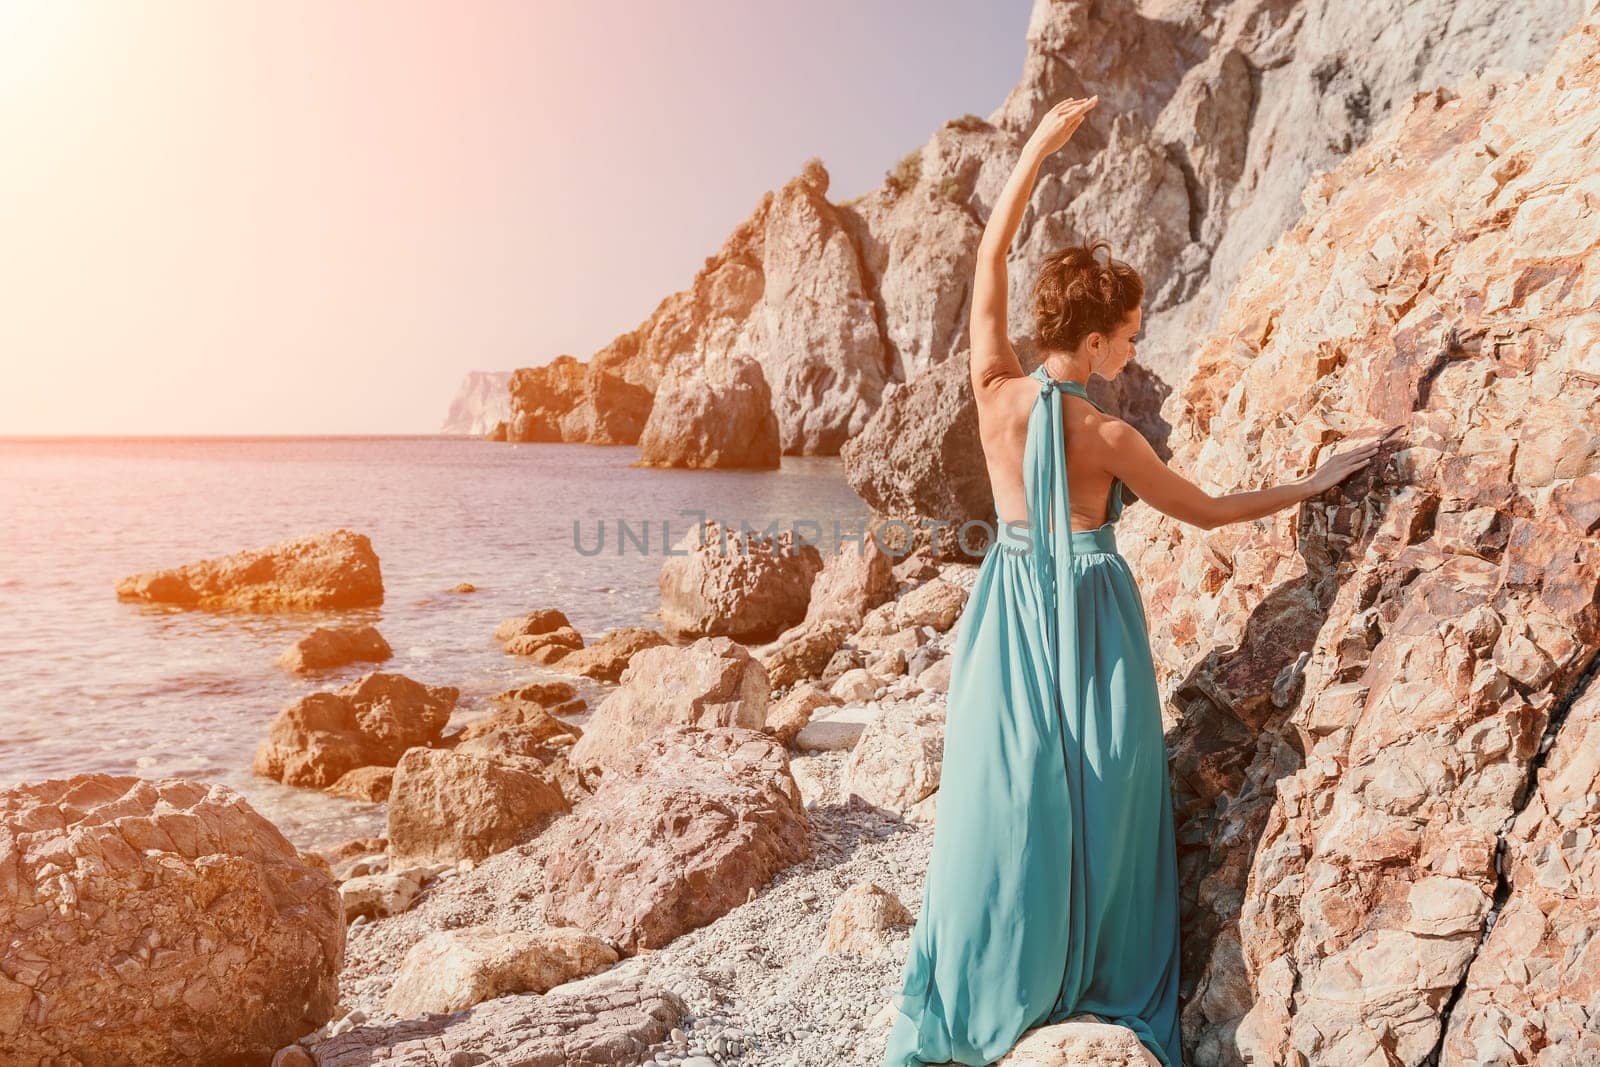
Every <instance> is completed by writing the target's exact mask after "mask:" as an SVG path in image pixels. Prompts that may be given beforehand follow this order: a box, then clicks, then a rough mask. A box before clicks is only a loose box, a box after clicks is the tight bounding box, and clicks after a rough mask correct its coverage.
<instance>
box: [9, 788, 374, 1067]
mask: <svg viewBox="0 0 1600 1067" xmlns="http://www.w3.org/2000/svg"><path fill="white" fill-rule="evenodd" d="M0 931H4V937H5V946H4V949H3V953H0V956H3V959H4V961H5V963H4V966H3V968H0V1049H4V1052H5V1054H4V1056H3V1057H0V1058H3V1059H4V1061H5V1062H6V1063H16V1064H31V1063H45V1062H51V1063H56V1062H62V1063H64V1062H68V1061H70V1062H75V1063H107V1064H110V1063H118V1064H121V1063H129V1064H131V1063H170V1064H192V1065H195V1067H199V1065H202V1064H213V1063H226V1062H260V1063H265V1062H267V1060H268V1059H270V1058H271V1056H272V1054H273V1052H274V1050H276V1049H278V1048H281V1047H282V1046H284V1045H286V1044H288V1043H289V1042H292V1041H294V1040H296V1039H297V1038H298V1037H300V1035H302V1034H305V1033H308V1032H310V1031H312V1030H315V1029H316V1028H317V1027H319V1026H321V1025H322V1024H323V1023H324V1022H326V1021H327V1020H328V1018H329V1017H330V1016H331V1015H332V1014H333V1011H334V1006H335V1004H336V1003H337V1001H338V994H339V971H340V968H341V967H342V966H343V964H344V946H345V940H344V937H345V926H344V915H343V911H342V908H341V906H340V902H339V892H338V889H337V887H336V886H335V885H334V882H333V879H332V878H331V877H330V876H329V874H328V873H327V871H326V867H325V865H319V864H318V863H312V862H309V861H308V858H307V857H305V856H302V855H301V854H300V853H298V852H297V851H296V850H295V847H294V846H293V845H292V844H290V843H289V841H288V840H287V839H285V838H284V836H283V834H281V833H279V832H278V829H277V828H276V827H275V826H273V825H272V824H271V823H270V822H268V821H267V820H266V819H264V818H262V817H261V816H260V815H259V814H258V813H257V812H256V811H255V809H254V808H252V807H251V806H250V804H249V803H248V802H247V801H246V800H245V799H244V798H243V797H242V796H240V795H239V794H238V793H237V792H235V791H234V790H232V789H229V788H228V787H226V786H222V785H205V784H202V783H200V782H194V781H188V780H185V779H182V778H162V779H158V780H150V779H142V778H135V777H131V776H114V775H107V774H84V775H77V776H75V777H73V778H55V779H50V780H48V781H44V782H36V783H29V784H24V785H21V786H17V787H16V788H13V789H10V790H8V791H6V792H4V793H0Z"/></svg>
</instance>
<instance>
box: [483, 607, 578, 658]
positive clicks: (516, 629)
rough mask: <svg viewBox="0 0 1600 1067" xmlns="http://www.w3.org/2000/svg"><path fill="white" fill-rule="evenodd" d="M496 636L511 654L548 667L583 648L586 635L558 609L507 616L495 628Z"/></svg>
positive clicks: (545, 609)
mask: <svg viewBox="0 0 1600 1067" xmlns="http://www.w3.org/2000/svg"><path fill="white" fill-rule="evenodd" d="M494 636H495V640H497V641H499V642H500V643H501V645H502V646H504V648H505V650H506V651H507V652H508V653H510V654H511V655H513V656H527V657H529V658H530V659H532V660H533V661H534V662H535V663H540V664H544V665H546V666H548V665H549V664H552V663H555V662H557V661H558V660H560V659H562V658H563V657H565V656H566V655H567V654H569V653H570V652H572V651H574V650H575V649H580V648H582V647H583V635H582V634H580V633H578V631H577V630H575V629H573V627H572V624H571V623H570V622H568V621H567V617H566V615H565V614H563V613H562V612H560V611H558V610H556V609H555V608H541V609H539V610H538V611H534V612H530V613H529V614H527V615H518V616H516V617H515V618H510V619H505V620H503V621H502V622H501V623H500V625H499V626H497V627H495V631H494Z"/></svg>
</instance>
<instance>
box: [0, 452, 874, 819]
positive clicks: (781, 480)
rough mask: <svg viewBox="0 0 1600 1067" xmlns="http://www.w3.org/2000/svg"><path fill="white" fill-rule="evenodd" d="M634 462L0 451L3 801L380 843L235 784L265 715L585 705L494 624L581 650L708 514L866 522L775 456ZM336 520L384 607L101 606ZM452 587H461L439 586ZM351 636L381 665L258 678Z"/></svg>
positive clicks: (849, 524) (550, 456) (822, 544)
mask: <svg viewBox="0 0 1600 1067" xmlns="http://www.w3.org/2000/svg"><path fill="white" fill-rule="evenodd" d="M638 458H639V453H638V449H637V448H636V447H634V446H595V445H583V444H504V443H495V442H488V441H483V440H480V439H478V438H475V437H456V436H443V435H417V436H329V437H71V438H69V437H51V438H21V437H12V438H0V790H5V789H10V788H12V787H13V786H16V785H17V784H19V783H23V782H37V781H41V780H44V779H49V778H58V777H67V776H71V775H75V774H81V773H88V772H105V773H109V774H131V775H138V776H141V777H146V778H160V777H164V776H168V775H179V776H183V777H187V778H195V779H200V780H204V781H207V782H220V783H222V784H224V785H227V786H229V787H230V788H232V789H235V790H238V791H239V792H240V793H242V794H243V795H244V796H245V798H246V799H247V800H248V801H249V802H250V803H251V805H252V806H254V807H255V808H256V809H257V810H258V811H260V812H261V813H262V814H263V815H264V816H266V817H267V818H268V819H270V820H271V821H272V822H273V823H274V824H276V825H277V826H278V828H279V829H280V830H281V831H283V833H284V834H285V835H286V836H287V837H288V838H289V840H290V841H292V842H294V844H295V845H296V846H297V847H299V848H302V849H320V848H328V847H331V846H332V845H335V844H338V843H340V842H342V841H345V840H348V839H350V838H352V837H357V836H368V835H377V834H382V833H383V832H384V822H385V812H384V805H382V804H375V803H369V802H364V801H355V800H347V799H344V798H341V797H333V796H329V795H327V794H325V793H323V792H321V791H319V790H314V789H304V788H296V787H289V786H284V785H281V784H279V783H277V782H274V781H272V780H270V779H267V778H262V777H259V776H256V775H254V774H253V773H252V772H251V770H250V762H251V758H252V756H253V755H254V752H255V749H256V746H257V745H258V743H259V742H260V741H261V739H262V738H263V737H264V736H265V735H266V731H267V727H268V725H269V723H270V722H271V721H272V718H273V716H275V715H276V714H277V713H278V712H279V711H280V710H281V709H282V708H284V707H285V706H287V705H289V704H291V703H293V702H294V701H295V700H297V699H299V698H300V697H303V696H305V695H306V694H307V693H311V692H314V691H316V690H319V689H334V688H337V687H339V686H341V685H345V684H347V683H349V682H351V681H353V680H355V679H356V678H358V677H360V676H361V675H362V674H364V673H365V672H367V671H370V670H383V671H394V672H398V673H401V674H404V675H406V676H408V677H410V678H414V679H416V680H418V681H421V682H426V683H428V684H431V685H452V686H456V687H457V688H459V689H460V691H461V698H460V701H459V703H458V704H457V706H456V713H455V716H454V717H453V718H452V722H451V726H452V728H454V727H455V726H456V725H458V724H460V723H463V722H466V721H470V720H471V719H472V718H474V717H477V716H481V715H483V714H486V713H487V712H488V710H489V709H490V707H491V705H490V703H489V698H490V697H491V696H493V695H494V694H496V693H499V692H501V691H503V690H505V689H507V688H510V687H512V686H516V685H522V684H526V683H528V682H531V681H535V680H541V679H545V680H548V679H552V678H562V679H565V680H567V681H573V682H575V684H578V683H581V684H579V693H580V695H582V696H584V697H585V698H586V699H588V700H589V701H590V707H591V709H592V708H593V707H594V706H595V704H596V703H597V702H598V701H599V700H600V699H603V697H604V696H605V694H606V692H607V691H608V690H609V688H610V687H608V686H605V685H603V684H601V683H594V682H588V681H584V680H581V679H572V678H568V677H567V676H565V675H561V674H559V673H557V672H554V671H553V670H550V669H547V668H542V667H540V666H538V665H536V664H533V663H532V662H531V661H528V660H525V659H521V658H519V657H515V656H510V655H507V654H506V653H505V652H504V651H503V650H502V649H501V648H500V646H499V644H498V643H497V642H496V641H495V640H494V637H493V634H494V629H495V626H496V624H498V623H499V622H500V621H501V620H502V619H505V618H509V617H511V616H515V615H522V614H525V613H527V612H529V611H532V610H534V609H536V608H547V607H554V608H559V609H560V610H561V611H562V612H564V613H565V614H566V616H567V618H568V619H569V620H571V622H572V624H573V626H574V627H576V628H577V630H578V631H579V632H580V633H581V634H583V635H584V637H585V640H586V641H587V640H592V639H593V638H594V637H596V636H598V635H599V634H601V633H602V632H604V631H605V630H608V629H611V628H614V627H618V626H630V625H654V624H656V623H657V621H658V620H657V618H656V616H655V612H656V611H657V609H658V608H659V606H660V594H659V588H658V579H659V575H660V571H661V566H662V564H663V563H664V562H665V561H666V559H667V558H668V554H667V553H668V550H669V547H670V546H673V545H676V544H678V543H679V542H680V541H681V540H682V539H683V538H684V536H685V535H686V534H688V533H689V532H690V531H691V530H692V529H693V527H694V525H695V524H696V523H697V522H698V521H699V520H700V519H701V518H702V517H709V518H714V519H718V520H721V521H723V522H726V523H730V524H733V525H734V526H735V527H738V526H740V525H741V524H748V525H749V526H750V527H752V528H754V529H755V530H757V531H760V532H767V531H769V530H770V529H772V528H773V524H774V523H776V524H777V527H776V528H777V529H779V530H786V529H790V528H792V527H793V526H794V525H795V524H801V528H802V530H804V531H807V532H809V533H810V534H811V536H813V537H815V538H816V539H817V544H818V547H819V548H820V549H822V550H824V551H827V550H828V549H829V548H830V547H831V546H832V545H834V544H836V543H837V537H844V538H849V537H851V536H852V535H854V536H856V537H859V535H860V532H861V531H862V530H863V529H864V524H865V522H866V520H867V515H868V512H867V508H866V505H865V504H864V503H863V502H862V501H861V500H860V498H859V497H857V496H856V494H855V493H854V492H853V491H852V490H851V489H850V487H849V485H848V484H846V481H845V478H844V469H843V465H842V462H841V461H840V460H839V459H838V458H837V457H794V456H785V457H784V458H783V460H782V466H781V468H780V469H779V470H775V471H690V470H662V469H654V468H645V467H639V466H635V465H634V464H635V463H636V462H637V460H638ZM808 524H815V525H808ZM339 527H345V528H348V529H351V530H355V531H357V532H359V533H363V534H366V535H367V536H368V537H369V538H371V541H372V545H373V548H374V550H375V551H376V552H377V554H378V558H379V561H380V566H381V569H382V573H383V583H384V591H385V595H384V602H383V604H382V606H381V607H377V608H373V609H363V610H351V611H340V612H294V613H281V614H262V613H242V612H211V611H196V610H182V609H174V608H170V607H164V606H151V605H143V604H137V603H128V602H123V601H119V600H118V599H117V596H116V584H117V581H118V580H119V579H121V578H123V577H125V576H126V575H129V574H133V573H136V572H140V571H147V570H154V569H158V568H166V567H174V566H180V565H182V564H184V563H189V562H193V561H196V560H200V559H204V558H209V557H214V556H222V555H228V554H231V553H234V552H238V551H240V550H243V549H248V548H258V547H265V546H267V545H271V544H273V543H275V542H278V541H283V540H286V539H288V538H292V537H298V536H301V535H304V534H311V533H316V532H319V531H326V530H333V529H337V528H339ZM623 527H625V528H626V532H627V533H628V535H629V536H627V537H621V536H619V534H621V533H622V532H623ZM819 531H820V532H819ZM641 541H642V542H643V543H642V545H641ZM463 582H466V583H471V584H472V585H473V586H475V587H476V592H472V593H465V594H462V593H453V592H451V591H450V590H451V589H452V587H454V586H456V585H458V584H459V583H463ZM358 622H370V623H372V624H374V625H376V626H377V627H378V629H379V630H380V632H382V634H383V635H384V637H385V638H386V639H387V640H388V642H389V644H390V645H391V646H392V647H393V649H394V656H393V658H392V659H389V660H387V661H385V662H383V663H381V664H356V665H353V666H351V667H347V668H342V669H338V670H334V671H328V672H323V673H321V674H319V675H316V676H314V677H311V678H300V677H296V676H294V675H291V674H290V673H288V672H287V671H285V670H284V669H283V668H281V667H279V666H277V665H276V664H275V663H274V660H275V658H276V657H277V656H278V655H279V653H281V652H282V651H283V650H284V649H285V648H287V647H289V646H290V645H291V644H293V643H294V642H295V641H296V640H297V639H298V638H299V637H301V636H302V635H304V634H306V633H309V632H310V631H311V629H312V628H313V627H314V626H317V625H331V624H351V623H358Z"/></svg>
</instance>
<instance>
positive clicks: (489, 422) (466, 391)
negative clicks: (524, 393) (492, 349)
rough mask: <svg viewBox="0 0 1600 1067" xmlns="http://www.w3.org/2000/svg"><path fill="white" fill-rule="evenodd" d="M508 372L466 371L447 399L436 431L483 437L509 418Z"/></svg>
mask: <svg viewBox="0 0 1600 1067" xmlns="http://www.w3.org/2000/svg"><path fill="white" fill-rule="evenodd" d="M510 381H511V372H510V371H486V370H475V371H469V372H468V373H467V376H466V377H465V378H463V379H462V380H461V387H460V388H459V389H457V390H456V397H455V399H454V400H452V401H450V413H449V414H447V415H446V416H445V417H444V425H442V426H440V427H439V432H440V433H464V434H473V435H474V436H479V437H481V436H483V435H484V434H486V433H489V432H490V431H491V430H493V429H494V428H495V427H496V426H498V425H499V424H500V423H502V422H504V421H506V420H507V419H509V418H510V417H511V394H510V393H509V392H507V389H506V386H507V385H508V384H509V383H510Z"/></svg>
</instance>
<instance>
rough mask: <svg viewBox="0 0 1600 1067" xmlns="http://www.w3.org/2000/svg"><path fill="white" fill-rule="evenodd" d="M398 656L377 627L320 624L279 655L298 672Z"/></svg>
mask: <svg viewBox="0 0 1600 1067" xmlns="http://www.w3.org/2000/svg"><path fill="white" fill-rule="evenodd" d="M392 655H394V650H393V649H391V648H390V647H389V642H387V641H385V640H384V639H383V635H382V634H380V633H379V632H378V628H377V627H376V626H370V625H361V626H334V627H325V626H318V627H317V628H316V629H314V630H312V631H311V632H310V633H309V634H306V636H304V637H302V638H301V639H300V640H298V641H296V642H295V643H294V644H293V645H291V646H290V647H289V648H287V649H285V650H284V652H283V654H282V655H281V656H279V657H278V666H280V667H282V668H284V669H285V670H289V671H293V672H294V673H296V674H305V673H308V672H310V671H318V670H326V669H328V668H330V667H345V666H348V665H350V664H352V663H361V662H366V663H381V662H383V661H384V660H386V659H388V658H389V657H390V656H392Z"/></svg>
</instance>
